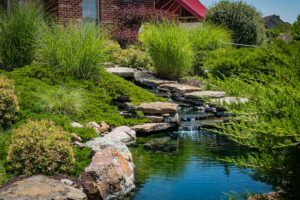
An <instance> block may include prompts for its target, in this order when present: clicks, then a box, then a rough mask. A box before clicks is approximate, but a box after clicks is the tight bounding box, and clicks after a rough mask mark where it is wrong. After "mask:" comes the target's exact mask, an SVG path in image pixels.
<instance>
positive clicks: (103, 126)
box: [99, 121, 110, 134]
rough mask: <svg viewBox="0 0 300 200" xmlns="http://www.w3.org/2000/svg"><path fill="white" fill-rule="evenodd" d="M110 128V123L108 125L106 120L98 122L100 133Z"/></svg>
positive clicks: (106, 131)
mask: <svg viewBox="0 0 300 200" xmlns="http://www.w3.org/2000/svg"><path fill="white" fill-rule="evenodd" d="M109 129H110V125H108V124H107V123H106V122H103V121H102V122H101V123H100V129H99V131H100V133H102V134H104V133H108V132H109Z"/></svg>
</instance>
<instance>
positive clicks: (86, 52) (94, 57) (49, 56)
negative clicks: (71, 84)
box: [36, 24, 106, 80]
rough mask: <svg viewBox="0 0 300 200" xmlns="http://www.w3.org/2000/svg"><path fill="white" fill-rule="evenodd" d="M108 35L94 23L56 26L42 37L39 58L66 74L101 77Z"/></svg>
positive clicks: (45, 31) (39, 43) (38, 52)
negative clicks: (100, 72)
mask: <svg viewBox="0 0 300 200" xmlns="http://www.w3.org/2000/svg"><path fill="white" fill-rule="evenodd" d="M105 44H106V37H105V34H104V33H103V32H102V31H101V30H100V29H99V27H97V26H96V25H94V24H85V25H76V24H69V25H68V26H67V27H62V26H55V25H54V26H53V27H47V28H45V29H44V30H43V33H42V34H40V36H39V38H38V47H37V53H36V60H37V62H38V63H40V64H42V65H45V66H48V67H52V68H54V70H56V71H58V72H60V73H61V74H63V75H66V76H68V75H72V76H74V77H75V78H77V79H92V80H98V79H99V78H100V77H99V71H100V70H101V67H102V64H103V62H104V61H105V57H106V48H105Z"/></svg>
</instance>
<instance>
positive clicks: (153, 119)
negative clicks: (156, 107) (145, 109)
mask: <svg viewBox="0 0 300 200" xmlns="http://www.w3.org/2000/svg"><path fill="white" fill-rule="evenodd" d="M145 118H147V119H149V120H150V121H151V122H152V123H159V122H163V121H164V117H162V116H145Z"/></svg>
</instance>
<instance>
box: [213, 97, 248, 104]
mask: <svg viewBox="0 0 300 200" xmlns="http://www.w3.org/2000/svg"><path fill="white" fill-rule="evenodd" d="M210 102H211V103H218V104H228V105H231V104H243V103H248V102H249V99H248V98H239V97H223V98H219V99H211V101H210Z"/></svg>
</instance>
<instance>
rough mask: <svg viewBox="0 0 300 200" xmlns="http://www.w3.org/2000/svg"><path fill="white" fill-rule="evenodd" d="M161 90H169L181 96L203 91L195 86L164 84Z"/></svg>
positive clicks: (160, 87)
mask: <svg viewBox="0 0 300 200" xmlns="http://www.w3.org/2000/svg"><path fill="white" fill-rule="evenodd" d="M159 89H167V90H169V91H171V92H176V93H179V94H185V93H190V92H196V91H202V89H201V88H199V87H194V86H190V85H184V84H179V83H169V84H162V85H160V86H159Z"/></svg>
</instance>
